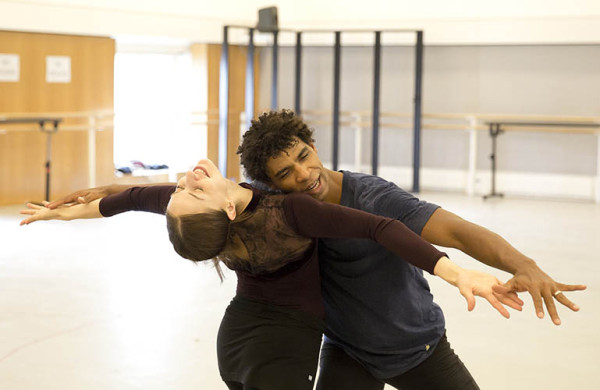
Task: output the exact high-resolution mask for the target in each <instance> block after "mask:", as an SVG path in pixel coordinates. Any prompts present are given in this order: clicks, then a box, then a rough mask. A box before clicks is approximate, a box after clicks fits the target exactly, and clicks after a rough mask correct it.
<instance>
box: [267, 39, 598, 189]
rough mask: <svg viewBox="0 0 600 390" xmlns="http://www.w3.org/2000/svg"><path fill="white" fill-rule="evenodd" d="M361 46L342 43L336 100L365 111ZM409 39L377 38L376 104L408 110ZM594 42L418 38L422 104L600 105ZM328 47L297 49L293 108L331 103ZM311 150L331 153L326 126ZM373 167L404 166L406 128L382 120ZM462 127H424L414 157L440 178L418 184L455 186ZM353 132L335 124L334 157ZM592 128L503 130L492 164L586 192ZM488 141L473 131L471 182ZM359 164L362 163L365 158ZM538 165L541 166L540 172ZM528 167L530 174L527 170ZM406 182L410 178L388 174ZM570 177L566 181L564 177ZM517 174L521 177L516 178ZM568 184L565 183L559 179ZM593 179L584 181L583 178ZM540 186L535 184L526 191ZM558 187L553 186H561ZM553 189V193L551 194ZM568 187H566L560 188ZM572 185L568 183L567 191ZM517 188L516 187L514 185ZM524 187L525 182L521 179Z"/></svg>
mask: <svg viewBox="0 0 600 390" xmlns="http://www.w3.org/2000/svg"><path fill="white" fill-rule="evenodd" d="M372 51H373V50H372V48H370V47H343V48H342V70H341V109H342V111H344V110H363V111H369V110H371V108H372V107H371V106H372V82H373V81H372V78H373V76H372V67H373V59H372V58H373V57H372ZM270 57H271V52H270V50H268V49H264V50H263V51H262V55H261V61H260V62H261V67H260V69H261V72H262V75H261V77H260V79H261V80H262V82H261V85H260V88H261V94H260V96H261V101H260V106H261V107H262V108H265V107H269V105H270V92H269V91H270V89H269V88H270V84H269V82H270V77H269V75H270V71H271V67H270V65H269V64H270V63H271V58H270ZM279 61H280V62H279V72H280V74H279V80H280V82H279V106H280V107H293V106H294V94H293V91H294V89H293V87H294V81H293V77H294V48H293V47H284V48H281V49H280V56H279ZM413 69H414V48H413V47H384V49H383V54H382V78H381V82H382V85H381V110H382V111H397V112H405V113H409V112H411V110H412V97H413V90H414V78H413V77H414V73H413ZM598 69H600V45H548V46H545V45H543V46H426V48H425V56H424V76H423V112H425V113H460V114H468V113H482V114H506V115H510V114H524V115H527V114H534V115H581V116H597V115H599V114H600V105H599V104H598V102H600V72H598ZM332 88H333V49H332V48H330V47H315V46H313V47H306V48H305V50H304V53H303V77H302V108H303V109H306V110H331V108H332V103H333V93H332ZM315 127H316V129H317V132H316V139H317V145H318V146H319V153H320V155H321V157H322V159H323V160H324V161H329V160H330V159H331V145H332V136H331V126H315ZM370 136H371V135H370V130H369V129H365V130H364V132H363V152H362V153H363V155H362V161H363V162H365V163H367V164H368V163H369V162H370V155H371V149H370V147H371V146H370V145H371V139H370ZM381 137H382V139H381V140H380V167H381V168H383V171H385V169H386V168H390V169H392V170H393V169H396V168H405V169H408V168H409V167H410V165H411V163H412V135H411V132H410V131H408V130H406V131H403V130H393V129H383V130H382V132H381ZM468 141H469V135H468V133H467V132H466V131H458V130H456V131H453V130H425V131H424V132H423V144H422V146H423V148H422V166H423V168H424V171H425V172H426V171H427V169H430V170H438V171H440V172H445V175H444V176H445V177H454V176H453V175H452V173H456V175H457V176H456V180H454V181H452V180H450V181H448V182H445V183H443V182H437V183H432V182H426V181H425V182H424V183H422V187H423V188H425V189H428V188H429V189H434V188H436V189H451V190H461V189H463V188H464V186H463V184H462V183H460V182H461V181H462V178H463V177H464V173H465V172H466V170H467V168H468ZM354 144H355V143H354V133H353V131H352V130H351V129H349V128H346V129H342V135H341V145H340V148H341V151H340V164H341V165H342V166H346V167H349V168H352V167H353V161H354ZM597 148H598V141H597V136H594V135H581V134H550V133H541V132H536V133H510V134H503V135H501V136H500V137H499V141H498V156H499V157H498V169H499V172H514V173H517V174H519V175H521V174H524V175H533V176H535V175H538V176H539V178H542V177H546V178H547V179H548V180H554V179H562V180H563V182H564V183H571V184H570V186H571V187H577V186H579V185H580V186H581V188H580V189H576V188H571V189H569V188H564V191H565V194H566V195H567V196H573V197H576V198H587V197H589V195H590V194H589V191H590V189H592V190H593V188H592V187H593V182H594V176H595V174H596V161H597V160H596V159H597V153H598V151H597ZM490 151H491V141H490V138H489V136H488V135H487V133H486V132H484V131H482V132H479V133H478V141H477V156H478V159H477V169H478V171H477V174H478V176H479V179H478V189H477V191H478V192H483V193H485V192H486V191H488V186H489V179H488V177H489V169H490V160H489V154H490ZM364 169H365V171H370V168H369V167H368V166H365V167H364ZM540 175H541V176H540ZM533 176H532V177H533ZM396 180H399V181H400V182H401V184H403V185H406V186H408V187H410V181H408V182H403V181H402V180H404V179H399V178H396ZM572 181H575V182H572ZM525 184H526V183H525ZM565 186H569V185H565ZM590 186H592V187H590ZM534 190H535V191H538V190H539V191H542V192H543V189H540V188H538V189H534V188H532V191H534ZM560 191H562V190H560ZM560 191H559V193H558V194H556V195H557V196H560V195H561V194H560ZM569 191H571V193H569ZM573 191H575V193H573ZM517 192H518V191H517ZM525 192H527V189H525Z"/></svg>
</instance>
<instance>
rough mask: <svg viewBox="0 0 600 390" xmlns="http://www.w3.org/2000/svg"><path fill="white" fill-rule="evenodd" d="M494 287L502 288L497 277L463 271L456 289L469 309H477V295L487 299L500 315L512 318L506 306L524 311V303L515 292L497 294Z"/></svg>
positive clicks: (460, 273) (457, 281) (460, 272)
mask: <svg viewBox="0 0 600 390" xmlns="http://www.w3.org/2000/svg"><path fill="white" fill-rule="evenodd" d="M494 286H502V282H500V280H498V279H497V278H496V277H494V276H492V275H490V274H487V273H485V272H481V271H474V270H470V269H462V270H461V271H459V274H458V276H457V279H456V287H458V291H460V293H461V295H462V296H463V297H465V299H466V300H467V309H468V310H469V311H472V310H473V309H474V308H475V295H477V296H480V297H482V298H485V299H486V300H487V301H488V302H489V303H490V305H492V306H493V307H494V308H495V309H496V310H498V312H500V314H501V315H502V316H504V317H506V318H510V314H509V312H508V310H506V308H505V307H504V305H506V306H509V307H512V308H513V309H515V310H518V311H521V310H523V301H522V300H521V299H520V298H519V297H518V296H517V294H516V293H515V292H513V291H508V292H503V293H497V292H495V291H494V290H493V287H494Z"/></svg>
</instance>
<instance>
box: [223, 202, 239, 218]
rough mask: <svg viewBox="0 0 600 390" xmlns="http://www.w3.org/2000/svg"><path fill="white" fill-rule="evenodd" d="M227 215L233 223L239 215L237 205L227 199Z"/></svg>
mask: <svg viewBox="0 0 600 390" xmlns="http://www.w3.org/2000/svg"><path fill="white" fill-rule="evenodd" d="M225 213H227V218H229V219H230V220H231V221H233V220H234V219H235V217H236V215H237V213H236V211H235V203H233V201H232V200H231V199H227V205H226V206H225Z"/></svg>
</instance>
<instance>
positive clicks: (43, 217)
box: [20, 199, 102, 226]
mask: <svg viewBox="0 0 600 390" xmlns="http://www.w3.org/2000/svg"><path fill="white" fill-rule="evenodd" d="M47 204H48V202H44V205H43V206H40V205H37V204H33V203H27V208H26V209H24V210H21V212H20V213H21V214H24V215H29V217H27V218H25V219H24V220H22V221H21V224H20V225H21V226H23V225H29V224H30V223H32V222H35V221H49V220H52V219H56V220H62V221H71V220H73V219H86V218H101V217H102V214H101V213H100V199H96V200H94V201H92V202H90V203H83V204H77V205H74V206H71V207H59V208H56V209H49V208H48V207H46V205H47Z"/></svg>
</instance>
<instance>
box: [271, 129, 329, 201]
mask: <svg viewBox="0 0 600 390" xmlns="http://www.w3.org/2000/svg"><path fill="white" fill-rule="evenodd" d="M295 139H296V141H297V142H296V143H295V144H294V145H293V146H291V147H290V148H288V149H286V150H284V151H283V152H281V153H279V155H277V156H275V157H273V158H271V159H269V160H268V161H267V167H266V169H267V172H266V173H267V175H268V176H269V178H270V179H271V185H272V186H273V187H277V188H279V189H280V190H282V191H285V192H305V193H307V194H309V195H310V196H312V197H313V198H315V199H319V200H324V199H325V197H326V196H327V193H328V191H329V187H330V180H329V174H328V172H327V170H325V169H324V168H323V164H322V163H321V160H319V156H318V155H317V150H316V148H315V147H314V145H313V144H310V145H309V144H307V143H305V142H303V141H301V140H300V139H299V138H295Z"/></svg>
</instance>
